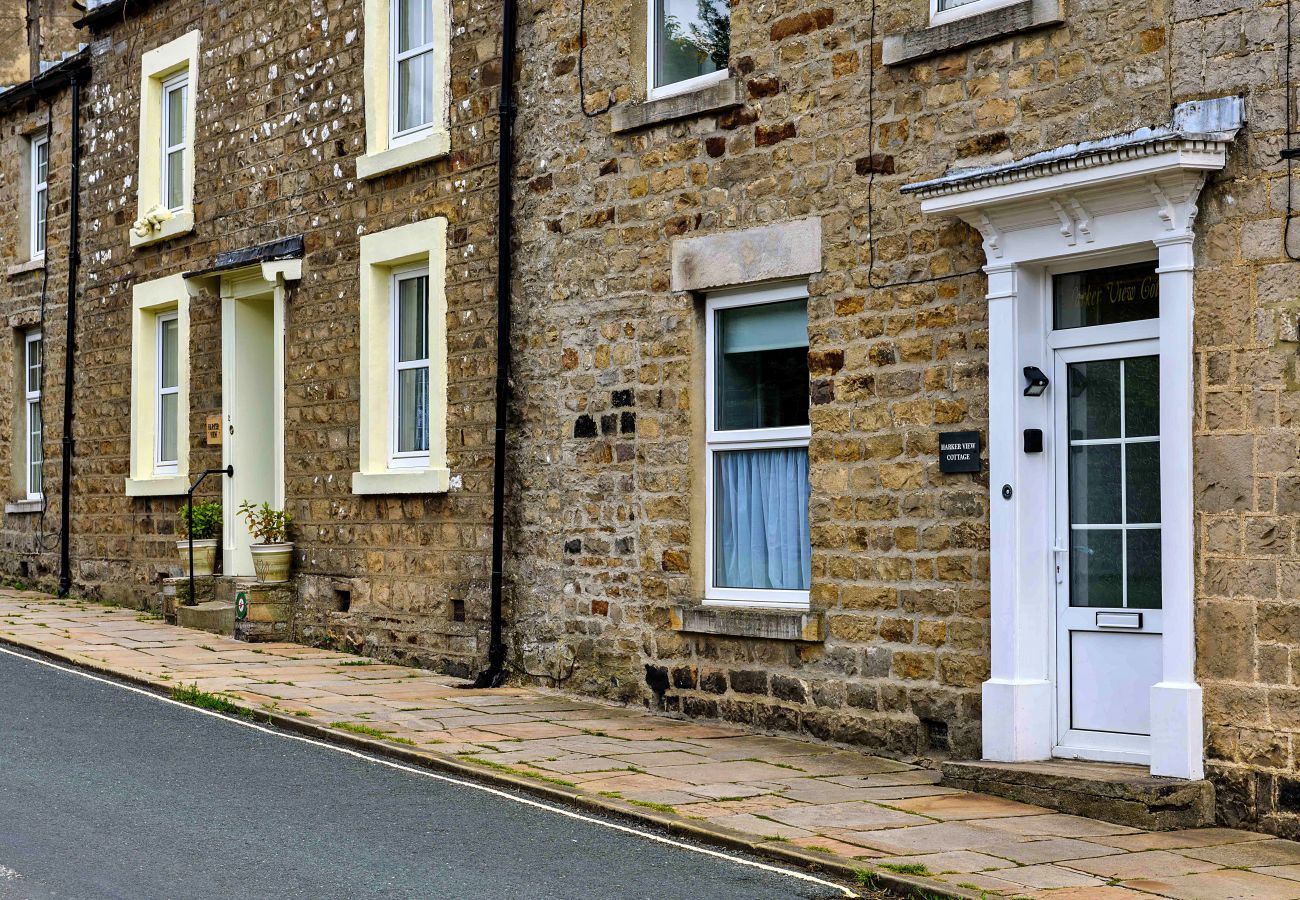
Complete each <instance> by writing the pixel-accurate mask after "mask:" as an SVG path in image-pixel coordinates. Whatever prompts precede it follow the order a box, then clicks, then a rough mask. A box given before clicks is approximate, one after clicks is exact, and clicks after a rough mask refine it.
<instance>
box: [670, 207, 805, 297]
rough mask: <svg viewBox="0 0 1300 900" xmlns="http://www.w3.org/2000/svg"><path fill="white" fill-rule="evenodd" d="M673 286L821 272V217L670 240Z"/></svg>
mask: <svg viewBox="0 0 1300 900" xmlns="http://www.w3.org/2000/svg"><path fill="white" fill-rule="evenodd" d="M672 255H673V282H672V285H673V290H674V291H704V290H710V289H712V288H721V287H730V286H733V285H740V284H756V283H758V282H760V281H776V280H778V279H782V278H800V277H803V276H807V275H814V274H816V273H818V272H820V271H821V270H822V220H821V218H820V217H818V216H812V217H810V218H807V219H796V220H795V221H793V222H778V223H776V224H773V225H762V226H760V227H758V228H746V229H744V230H742V231H724V232H719V233H718V234H706V235H701V236H699V237H691V238H679V239H678V240H675V241H673V248H672Z"/></svg>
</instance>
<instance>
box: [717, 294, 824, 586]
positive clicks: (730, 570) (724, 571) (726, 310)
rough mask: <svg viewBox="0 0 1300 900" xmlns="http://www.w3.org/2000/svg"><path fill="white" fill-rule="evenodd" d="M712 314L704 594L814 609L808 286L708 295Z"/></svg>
mask: <svg viewBox="0 0 1300 900" xmlns="http://www.w3.org/2000/svg"><path fill="white" fill-rule="evenodd" d="M705 316H706V320H705V322H706V324H705V340H706V347H707V351H706V354H707V355H706V359H705V379H706V382H707V386H706V391H705V397H706V403H705V406H706V410H705V415H706V417H707V431H706V436H705V444H706V457H707V458H706V476H705V481H706V488H705V489H706V497H707V500H706V504H705V508H706V522H705V527H706V531H707V538H706V540H705V548H706V550H705V565H706V567H707V569H708V574H707V586H706V590H705V601H706V602H707V603H714V604H730V605H740V606H777V607H787V608H794V609H807V608H808V597H809V589H810V586H811V580H812V542H811V536H810V533H809V522H808V500H809V496H810V482H809V478H808V441H809V439H810V438H811V436H812V428H811V425H810V424H809V418H808V293H807V289H806V288H805V287H804V286H803V285H780V286H774V287H765V288H758V289H752V288H751V289H744V290H737V291H726V292H721V293H716V294H710V295H709V297H708V299H707V301H706V305H705Z"/></svg>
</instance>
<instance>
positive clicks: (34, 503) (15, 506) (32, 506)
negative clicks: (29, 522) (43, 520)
mask: <svg viewBox="0 0 1300 900" xmlns="http://www.w3.org/2000/svg"><path fill="white" fill-rule="evenodd" d="M41 512H45V501H44V500H15V501H14V502H12V503H6V504H5V515H6V516H21V515H28V514H30V513H41Z"/></svg>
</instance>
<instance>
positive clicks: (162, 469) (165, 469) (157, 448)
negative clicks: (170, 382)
mask: <svg viewBox="0 0 1300 900" xmlns="http://www.w3.org/2000/svg"><path fill="white" fill-rule="evenodd" d="M168 322H175V323H176V384H175V385H174V386H173V387H163V383H162V378H163V325H165V324H166V323H168ZM154 338H155V339H154V352H155V355H154V392H155V395H156V396H155V401H154V423H155V424H154V456H153V471H154V474H155V475H175V474H177V472H178V471H179V470H180V454H181V448H180V410H181V404H180V393H181V385H180V373H181V366H180V354H181V325H180V313H179V312H177V311H176V310H173V311H171V312H165V313H159V314H158V315H157V316H155V317H154ZM166 396H175V397H176V415H177V422H176V458H175V459H163V455H162V447H163V428H162V421H163V415H162V410H163V397H166Z"/></svg>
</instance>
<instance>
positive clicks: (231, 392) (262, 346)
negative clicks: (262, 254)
mask: <svg viewBox="0 0 1300 900" xmlns="http://www.w3.org/2000/svg"><path fill="white" fill-rule="evenodd" d="M254 291H260V293H254ZM225 293H226V296H225V297H224V298H223V305H222V347H221V357H222V359H221V365H222V404H221V405H222V419H223V422H222V424H223V426H224V434H223V435H222V450H223V453H222V456H223V461H224V463H226V464H228V465H232V466H234V475H233V476H232V477H230V478H225V479H222V480H223V482H224V485H223V495H222V501H223V502H222V506H223V507H224V509H223V513H224V516H225V542H224V554H223V560H222V566H223V571H224V572H225V574H227V575H235V576H248V575H252V574H253V556H252V551H251V550H250V549H249V548H250V547H251V546H252V543H253V537H252V535H251V534H249V531H248V527H247V524H246V523H245V521H244V519H243V518H241V517H240V516H239V514H238V510H239V506H240V504H242V503H243V502H245V501H248V502H249V503H252V504H253V505H254V506H259V505H261V504H262V503H269V504H271V505H272V506H274V507H279V506H281V505H282V504H283V502H284V501H283V498H284V473H283V468H282V463H281V460H282V458H283V454H282V453H281V452H278V449H277V448H278V442H279V441H281V440H282V438H281V435H282V433H283V421H284V420H283V415H284V414H283V404H282V401H281V396H282V388H281V387H280V383H281V382H280V379H281V377H282V376H281V374H280V373H281V372H282V365H283V363H282V360H281V358H280V353H281V343H280V339H279V334H281V333H282V326H281V325H280V323H281V322H282V316H283V312H282V302H281V301H280V300H279V299H277V298H276V296H275V294H274V292H271V291H268V290H267V289H266V284H265V282H264V281H260V280H258V279H242V280H239V281H235V282H234V284H233V285H232V286H230V287H229V288H228V289H227V290H226V291H225Z"/></svg>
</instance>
